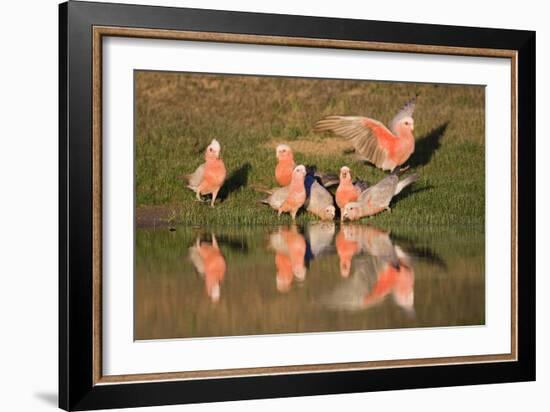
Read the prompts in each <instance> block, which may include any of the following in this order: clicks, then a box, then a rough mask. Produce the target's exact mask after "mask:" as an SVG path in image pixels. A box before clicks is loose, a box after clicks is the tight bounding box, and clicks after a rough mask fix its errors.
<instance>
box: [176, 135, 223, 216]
mask: <svg viewBox="0 0 550 412" xmlns="http://www.w3.org/2000/svg"><path fill="white" fill-rule="evenodd" d="M220 152H221V145H220V143H219V142H218V141H217V140H216V139H212V142H211V143H210V144H209V145H208V147H207V148H206V152H205V154H204V159H205V162H204V163H203V164H201V165H200V166H199V167H198V168H197V169H196V170H195V171H194V172H193V173H192V174H190V175H187V176H185V178H186V179H187V181H188V185H187V187H188V188H189V189H191V190H193V191H194V192H195V193H196V194H197V199H198V200H200V201H202V199H201V195H208V194H211V195H212V201H211V203H210V206H212V207H214V202H215V201H216V196H218V192H219V191H220V189H221V187H222V186H223V182H224V181H225V177H226V174H227V171H226V169H225V164H224V163H223V160H222V159H221V158H220Z"/></svg>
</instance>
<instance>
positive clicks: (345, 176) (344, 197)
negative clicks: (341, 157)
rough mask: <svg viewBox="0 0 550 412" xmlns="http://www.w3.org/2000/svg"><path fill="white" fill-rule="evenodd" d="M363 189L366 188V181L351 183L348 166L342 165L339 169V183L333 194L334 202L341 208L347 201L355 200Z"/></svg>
mask: <svg viewBox="0 0 550 412" xmlns="http://www.w3.org/2000/svg"><path fill="white" fill-rule="evenodd" d="M365 189H367V185H366V183H365V182H362V181H358V182H356V183H353V180H352V176H351V170H350V168H349V167H347V166H343V167H342V168H341V169H340V183H339V184H338V188H337V189H336V194H335V197H336V204H337V205H338V207H339V208H340V210H343V209H344V207H345V206H346V205H347V204H348V203H350V202H355V201H356V200H357V199H358V198H359V195H360V194H361V192H363V191H364V190H365Z"/></svg>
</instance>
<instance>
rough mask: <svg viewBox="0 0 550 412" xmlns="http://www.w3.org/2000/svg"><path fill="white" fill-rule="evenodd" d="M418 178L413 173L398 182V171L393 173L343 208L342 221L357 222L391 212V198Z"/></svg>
mask: <svg viewBox="0 0 550 412" xmlns="http://www.w3.org/2000/svg"><path fill="white" fill-rule="evenodd" d="M418 178H419V176H418V175H417V174H416V173H415V174H412V175H409V176H407V177H406V178H404V179H402V180H399V177H398V171H394V172H393V173H392V174H390V175H389V176H386V177H385V178H384V179H382V180H381V181H380V182H378V183H377V184H375V185H374V186H371V187H369V188H368V189H367V190H365V191H364V192H362V193H361V195H359V198H358V199H357V201H356V202H351V203H348V204H347V205H346V206H345V207H344V211H343V213H342V218H343V219H344V220H358V219H361V218H362V217H365V216H372V215H375V214H377V213H380V212H382V211H384V210H389V211H391V209H390V202H391V200H392V198H393V197H394V196H395V195H397V194H399V193H400V192H401V191H402V190H403V189H404V188H405V187H407V186H408V185H410V184H412V183H414V182H416V181H417V180H418Z"/></svg>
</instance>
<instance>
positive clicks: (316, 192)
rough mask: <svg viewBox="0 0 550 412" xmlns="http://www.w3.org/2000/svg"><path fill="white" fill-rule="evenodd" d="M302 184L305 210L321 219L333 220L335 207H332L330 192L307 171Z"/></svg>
mask: <svg viewBox="0 0 550 412" xmlns="http://www.w3.org/2000/svg"><path fill="white" fill-rule="evenodd" d="M304 186H305V189H306V202H305V207H306V210H307V211H308V212H310V213H311V214H313V215H315V216H317V217H319V218H320V219H321V220H334V216H336V208H335V207H334V199H333V198H332V194H331V193H330V192H329V191H328V190H327V189H325V188H324V187H323V186H322V185H321V184H320V183H319V182H318V181H317V179H316V178H315V176H313V174H312V173H310V172H309V171H308V173H307V175H306V177H305V180H304Z"/></svg>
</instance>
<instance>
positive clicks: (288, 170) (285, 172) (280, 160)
mask: <svg viewBox="0 0 550 412" xmlns="http://www.w3.org/2000/svg"><path fill="white" fill-rule="evenodd" d="M275 155H276V156H277V166H275V180H276V181H277V183H278V184H279V185H280V186H288V185H289V184H290V181H291V180H292V171H293V170H294V168H295V167H296V164H295V163H294V153H293V152H292V149H291V148H290V146H289V145H286V144H280V145H278V146H277V148H276V149H275Z"/></svg>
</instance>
